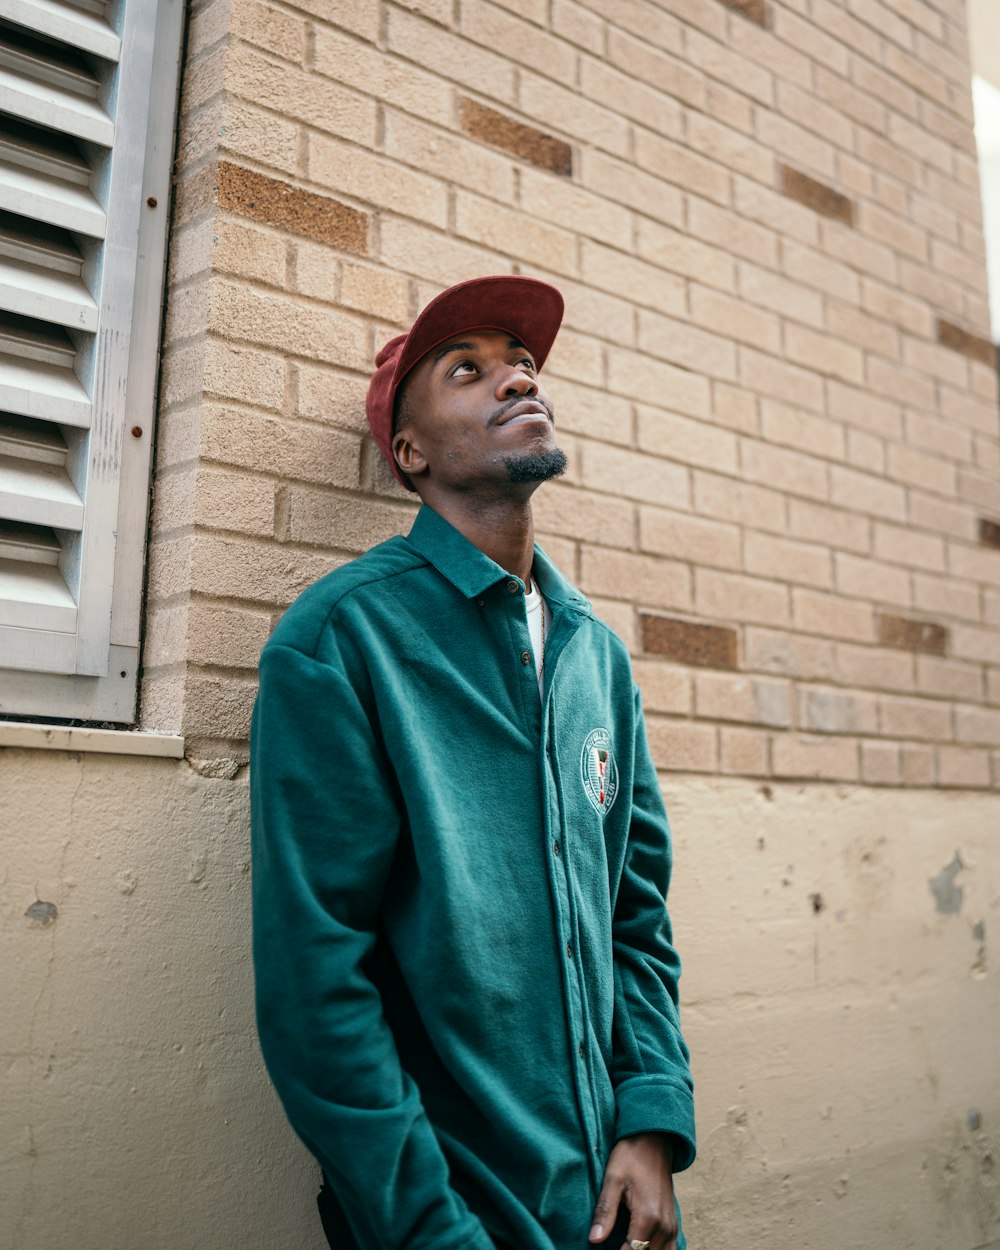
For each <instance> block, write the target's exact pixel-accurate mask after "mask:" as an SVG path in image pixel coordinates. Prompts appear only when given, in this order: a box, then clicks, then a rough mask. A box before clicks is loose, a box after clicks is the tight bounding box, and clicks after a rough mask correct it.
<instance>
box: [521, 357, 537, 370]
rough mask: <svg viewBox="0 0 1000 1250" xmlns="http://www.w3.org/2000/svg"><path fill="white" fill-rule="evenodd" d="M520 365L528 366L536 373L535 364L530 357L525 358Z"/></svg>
mask: <svg viewBox="0 0 1000 1250" xmlns="http://www.w3.org/2000/svg"><path fill="white" fill-rule="evenodd" d="M517 363H518V364H519V365H527V366H528V368H529V369H530V370H531V372H532V373H534V372H535V362H534V361H533V360H532V359H531V357H530V356H523V357H522V358H521V359H520V360H519V361H518V362H517Z"/></svg>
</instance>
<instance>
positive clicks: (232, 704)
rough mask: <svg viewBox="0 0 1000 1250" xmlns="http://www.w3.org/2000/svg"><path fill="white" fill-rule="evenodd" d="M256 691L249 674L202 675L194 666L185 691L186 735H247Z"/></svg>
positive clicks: (241, 737)
mask: <svg viewBox="0 0 1000 1250" xmlns="http://www.w3.org/2000/svg"><path fill="white" fill-rule="evenodd" d="M256 695H257V683H256V682H255V681H253V680H251V679H250V678H249V677H218V676H203V675H201V674H200V673H199V672H198V670H193V673H192V675H191V676H189V677H188V680H187V684H186V687H185V691H184V719H183V721H182V728H183V731H184V734H185V737H186V738H188V739H189V740H190V739H192V738H196V737H199V736H201V737H206V738H208V737H210V738H236V739H242V740H245V739H247V738H248V737H249V736H250V716H251V713H252V712H253V704H254V699H255V698H256ZM189 749H190V743H189Z"/></svg>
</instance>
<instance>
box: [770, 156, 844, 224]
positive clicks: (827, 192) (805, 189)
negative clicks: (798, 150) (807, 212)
mask: <svg viewBox="0 0 1000 1250" xmlns="http://www.w3.org/2000/svg"><path fill="white" fill-rule="evenodd" d="M781 189H782V191H784V193H785V195H787V196H790V197H791V198H792V199H793V200H798V202H799V203H800V204H805V205H807V206H808V207H809V208H813V209H815V210H816V212H817V213H822V214H823V216H824V217H832V218H833V219H834V220H835V221H842V222H843V223H844V225H845V226H853V225H854V202H853V201H852V200H851V199H849V198H848V196H846V195H844V194H843V193H842V192H840V191H835V190H834V189H833V187H828V186H827V185H826V183H825V182H819V181H818V180H817V179H816V178H810V177H809V175H808V174H803V173H801V172H800V171H799V170H797V169H792V167H791V166H790V165H782V166H781Z"/></svg>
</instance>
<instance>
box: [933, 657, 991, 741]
mask: <svg viewBox="0 0 1000 1250" xmlns="http://www.w3.org/2000/svg"><path fill="white" fill-rule="evenodd" d="M917 690H918V691H919V692H920V694H927V695H937V696H939V697H941V698H943V699H964V700H967V701H969V702H972V703H976V702H981V701H982V698H983V670H982V667H981V666H980V665H978V664H967V663H963V662H962V661H960V660H946V659H942V658H940V657H938V656H933V655H918V656H917ZM958 736H959V737H961V734H959V735H958Z"/></svg>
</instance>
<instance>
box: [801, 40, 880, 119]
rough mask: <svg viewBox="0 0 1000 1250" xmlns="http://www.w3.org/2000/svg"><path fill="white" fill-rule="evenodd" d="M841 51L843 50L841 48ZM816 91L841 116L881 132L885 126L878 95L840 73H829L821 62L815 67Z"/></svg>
mask: <svg viewBox="0 0 1000 1250" xmlns="http://www.w3.org/2000/svg"><path fill="white" fill-rule="evenodd" d="M841 51H843V50H842V49H841ZM816 93H817V95H818V96H819V98H820V99H821V100H823V101H825V103H827V104H829V105H832V106H833V107H834V108H835V109H837V110H838V111H839V112H840V113H841V114H842V115H843V116H845V117H850V118H852V119H853V120H854V121H856V122H858V123H860V124H861V125H862V126H867V127H868V128H869V130H874V131H875V132H876V133H877V134H881V133H883V132H884V131H885V128H886V110H885V105H884V104H883V103H882V98H881V97H879V96H873V95H870V94H869V93H868V92H867V91H861V90H859V89H858V88H857V87H855V86H852V85H851V83H849V82H848V81H847V80H846V78H845V77H844V75H843V72H840V73H830V72H829V71H828V70H827V69H826V68H824V66H823V64H820V65H818V66H817V67H816Z"/></svg>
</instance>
